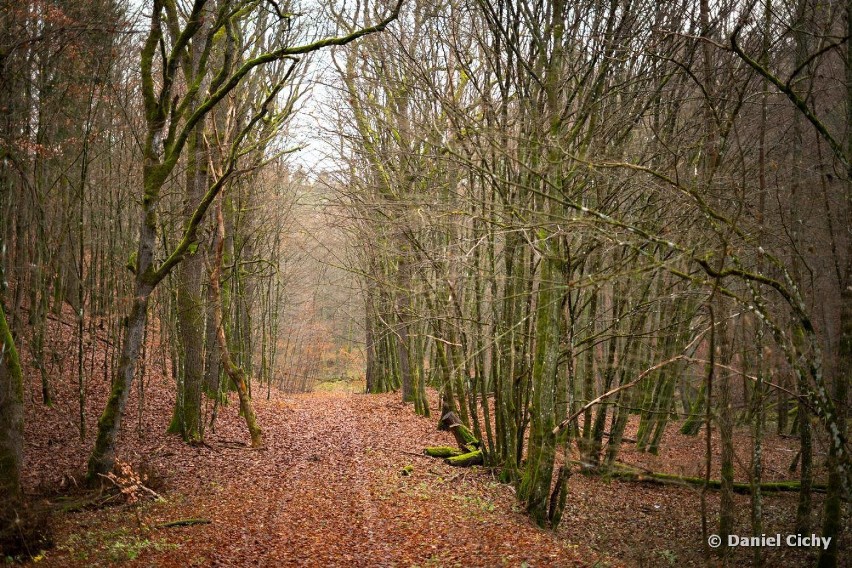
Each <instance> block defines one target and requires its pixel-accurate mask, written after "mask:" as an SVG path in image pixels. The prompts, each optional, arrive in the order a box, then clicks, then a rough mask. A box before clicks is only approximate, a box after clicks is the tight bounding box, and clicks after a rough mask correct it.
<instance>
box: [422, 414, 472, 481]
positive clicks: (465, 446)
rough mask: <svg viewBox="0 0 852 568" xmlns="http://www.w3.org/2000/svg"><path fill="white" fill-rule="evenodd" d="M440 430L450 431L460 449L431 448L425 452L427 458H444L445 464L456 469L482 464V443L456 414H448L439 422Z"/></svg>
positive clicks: (447, 447)
mask: <svg viewBox="0 0 852 568" xmlns="http://www.w3.org/2000/svg"><path fill="white" fill-rule="evenodd" d="M438 430H444V431H449V432H450V433H451V434H452V435H453V437H454V438H455V439H456V443H457V444H458V445H459V448H458V449H456V448H452V447H450V446H430V447H428V448H426V449H424V450H423V453H425V454H426V455H427V456H431V457H433V458H444V462H445V463H447V464H449V465H452V466H455V467H470V466H472V465H480V464H482V450H481V449H480V447H479V446H480V442H479V440H477V439H476V436H474V435H473V432H471V431H470V430H469V429H468V428H467V426H465V425H464V424H462V421H461V420H460V419H459V417H458V416H457V415H456V413H455V412H447V413H446V414H444V415H443V416H442V417H441V420H440V421H439V422H438Z"/></svg>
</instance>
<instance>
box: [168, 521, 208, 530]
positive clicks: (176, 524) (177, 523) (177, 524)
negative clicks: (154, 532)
mask: <svg viewBox="0 0 852 568" xmlns="http://www.w3.org/2000/svg"><path fill="white" fill-rule="evenodd" d="M211 522H212V521H211V520H210V519H179V520H177V521H171V522H168V523H162V524H159V525H157V528H160V529H168V528H172V527H191V526H193V525H209V524H210V523H211Z"/></svg>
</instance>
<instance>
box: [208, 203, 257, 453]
mask: <svg viewBox="0 0 852 568" xmlns="http://www.w3.org/2000/svg"><path fill="white" fill-rule="evenodd" d="M216 225H217V237H216V247H215V253H214V260H213V270H212V271H211V273H210V291H211V297H212V300H213V305H214V310H215V314H216V338H217V340H218V343H219V354H220V355H221V357H222V366H223V367H224V368H225V373H226V374H227V375H228V377H230V379H231V381H233V383H234V386H235V387H236V389H237V395H238V396H239V399H240V414H242V416H243V418H244V419H245V421H246V426H247V427H248V431H249V435H250V436H251V445H252V447H253V448H259V447H261V446H262V445H263V432H262V431H261V429H260V426H258V424H257V416H256V415H255V413H254V407H253V406H252V404H251V397H250V396H249V391H248V382H247V381H246V375H245V372H244V371H243V370H242V369H241V368H240V367H238V366H237V365H235V364H234V361H233V360H232V359H231V353H230V351H229V350H228V339H227V338H226V337H225V325H224V321H223V319H224V318H223V317H222V301H221V300H222V299H221V288H220V284H219V278H220V277H221V274H222V252H223V248H224V243H225V220H224V216H223V215H222V201H221V198H220V199H219V201H218V203H217V206H216Z"/></svg>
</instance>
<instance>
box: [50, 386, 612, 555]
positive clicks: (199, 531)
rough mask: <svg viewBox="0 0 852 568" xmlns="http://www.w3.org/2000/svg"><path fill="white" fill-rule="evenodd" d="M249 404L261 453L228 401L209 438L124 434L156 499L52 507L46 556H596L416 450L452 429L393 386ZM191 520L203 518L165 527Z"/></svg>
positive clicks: (499, 489)
mask: <svg viewBox="0 0 852 568" xmlns="http://www.w3.org/2000/svg"><path fill="white" fill-rule="evenodd" d="M256 406H257V410H258V415H259V416H258V417H259V420H260V423H261V424H262V425H263V427H264V435H265V438H266V444H267V445H266V447H265V448H264V449H261V450H253V449H250V448H248V447H247V445H246V444H247V434H246V433H244V432H243V430H244V425H243V423H242V421H241V419H240V418H239V417H238V416H237V415H236V411H237V408H236V405H234V404H232V405H229V406H227V407H226V408H224V409H223V410H222V413H221V415H220V417H219V420H218V423H217V429H216V432H215V433H213V432H209V433H208V435H207V445H205V446H195V447H192V446H187V445H185V444H183V443H181V442H180V441H179V440H178V439H177V438H175V437H164V436H149V437H148V438H146V439H145V440H138V439H137V435H136V434H135V433H131V434H130V435H125V436H124V438H125V439H124V443H123V445H124V452H125V453H124V455H134V454H136V455H138V456H139V461H138V463H140V464H143V465H144V468H145V469H148V470H150V471H153V472H154V473H155V474H156V476H159V477H161V480H160V481H159V482H158V483H159V485H158V484H157V483H155V482H154V481H156V478H155V480H154V481H152V485H153V486H155V487H158V489H157V490H158V491H159V492H160V494H161V495H162V496H163V498H164V500H163V501H161V502H152V501H149V502H146V503H144V504H142V505H139V506H136V507H130V508H129V507H125V506H121V507H108V508H105V509H100V510H97V511H80V512H75V513H67V514H63V515H61V516H58V519H57V535H56V537H57V538H56V540H57V545H58V546H57V548H55V549H54V550H51V551H48V552H47V554H46V556H45V558H44V560H42V562H41V564H42V565H47V566H69V565H71V566H92V565H112V564H115V563H118V562H119V561H120V562H121V563H122V565H137V566H522V565H524V563H526V564H528V565H531V566H591V565H594V564H595V562H596V561H597V560H598V559H599V558H600V555H599V553H595V552H592V551H591V550H588V549H585V550H584V548H585V547H579V548H578V547H577V546H576V544H571V543H570V542H568V541H567V540H566V539H564V538H558V537H556V536H554V535H552V534H551V533H549V532H546V531H542V530H540V529H538V528H536V527H535V526H534V525H533V524H532V523H531V522H530V521H529V520H528V518H527V517H526V516H525V515H524V513H523V512H522V511H521V510H520V509H519V507H518V505H517V502H516V499H515V496H514V494H513V493H512V491H511V489H510V488H509V487H508V486H506V485H502V484H499V483H497V482H496V480H494V479H493V478H492V476H491V474H490V473H489V472H487V471H485V470H482V469H473V470H470V469H454V468H451V467H449V466H447V465H445V464H443V463H442V462H441V461H439V460H433V459H430V458H427V457H425V456H423V455H422V454H421V452H422V448H423V446H425V445H430V444H447V443H451V437H450V436H449V435H448V434H447V433H445V432H439V431H437V430H436V429H435V423H434V420H432V419H427V418H422V417H418V416H416V415H414V413H413V411H412V409H411V407H410V405H407V406H406V405H403V404H402V403H401V402H400V401H399V399H398V395H395V394H388V395H358V394H354V395H347V394H339V393H313V394H304V395H284V394H276V393H273V394H272V397H271V399H270V400H265V397H263V398H261V397H258V398H257V399H256ZM165 418H167V415H166V417H165ZM149 438H152V439H149ZM407 465H411V466H413V468H414V469H413V472H412V473H411V475H408V476H406V475H403V473H402V469H403V468H404V467H405V466H407ZM137 513H138V518H137ZM187 518H194V519H206V520H210V521H211V522H210V523H209V524H196V525H192V526H183V527H170V528H164V527H162V525H163V524H165V523H168V522H172V521H175V520H180V519H187ZM606 565H607V566H618V565H620V564H619V563H618V562H612V561H610V562H608V563H607V564H606Z"/></svg>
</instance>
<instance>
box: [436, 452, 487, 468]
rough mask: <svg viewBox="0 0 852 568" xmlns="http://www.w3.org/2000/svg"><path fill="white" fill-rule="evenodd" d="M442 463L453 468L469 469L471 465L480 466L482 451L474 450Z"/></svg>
mask: <svg viewBox="0 0 852 568" xmlns="http://www.w3.org/2000/svg"><path fill="white" fill-rule="evenodd" d="M444 461H445V462H446V463H447V464H449V465H451V466H454V467H470V466H472V465H482V450H474V451H472V452H468V453H466V454H461V455H458V456H453V457H449V458H447V459H445V460H444Z"/></svg>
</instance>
